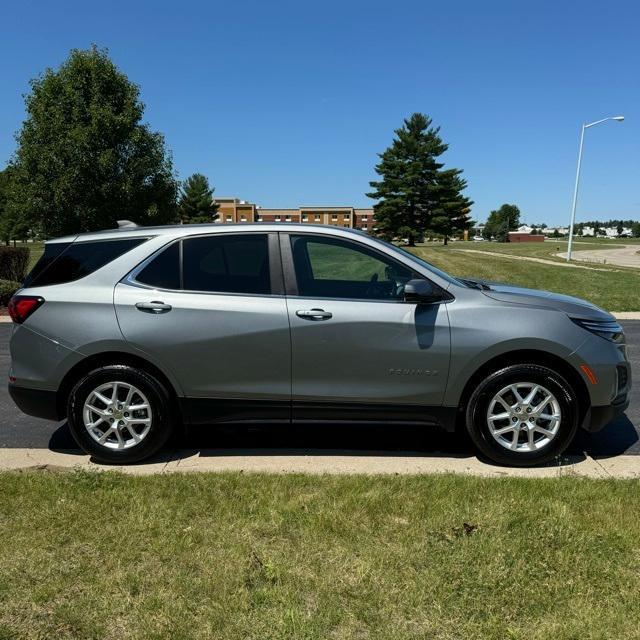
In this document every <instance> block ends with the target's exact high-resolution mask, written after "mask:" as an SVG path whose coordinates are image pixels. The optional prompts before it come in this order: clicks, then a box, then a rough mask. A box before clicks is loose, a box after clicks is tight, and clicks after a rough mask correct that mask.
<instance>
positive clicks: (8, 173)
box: [0, 165, 29, 244]
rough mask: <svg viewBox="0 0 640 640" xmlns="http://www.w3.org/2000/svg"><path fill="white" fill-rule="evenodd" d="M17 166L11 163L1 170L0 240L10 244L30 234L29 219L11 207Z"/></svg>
mask: <svg viewBox="0 0 640 640" xmlns="http://www.w3.org/2000/svg"><path fill="white" fill-rule="evenodd" d="M15 173H16V172H15V168H14V167H13V166H12V165H9V166H8V167H6V169H4V171H0V240H2V242H4V243H5V244H9V242H10V241H12V240H13V243H14V244H15V242H16V240H24V239H25V238H27V237H28V235H29V221H28V220H27V218H26V217H25V216H20V215H17V213H16V211H14V210H13V209H12V208H11V207H10V204H9V203H10V199H11V197H12V193H13V189H14V188H15Z"/></svg>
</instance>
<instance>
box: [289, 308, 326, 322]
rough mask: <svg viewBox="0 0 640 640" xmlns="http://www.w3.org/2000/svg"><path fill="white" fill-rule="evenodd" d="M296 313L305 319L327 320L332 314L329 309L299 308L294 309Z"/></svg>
mask: <svg viewBox="0 0 640 640" xmlns="http://www.w3.org/2000/svg"><path fill="white" fill-rule="evenodd" d="M296 315H297V316H298V318H304V319H305V320H328V319H329V318H331V317H332V316H333V314H332V313H331V312H330V311H325V310H324V309H300V310H299V311H296Z"/></svg>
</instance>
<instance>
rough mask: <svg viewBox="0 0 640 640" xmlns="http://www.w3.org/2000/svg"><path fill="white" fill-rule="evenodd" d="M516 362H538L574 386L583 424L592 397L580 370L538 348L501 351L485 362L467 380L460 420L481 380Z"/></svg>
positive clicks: (460, 404)
mask: <svg viewBox="0 0 640 640" xmlns="http://www.w3.org/2000/svg"><path fill="white" fill-rule="evenodd" d="M514 364H538V365H541V366H544V367H548V368H550V369H553V370H554V371H557V372H558V373H559V374H560V375H561V376H562V377H563V378H564V379H565V380H566V381H567V382H568V383H569V384H570V385H571V386H572V388H573V390H574V391H575V394H576V397H577V398H578V412H579V415H578V423H579V424H582V422H583V420H584V418H585V416H586V414H587V412H588V411H589V408H590V407H591V398H590V396H589V390H588V389H587V385H586V383H585V381H584V380H583V379H582V377H581V376H580V374H579V373H578V371H576V369H575V368H574V367H573V366H572V365H571V364H570V363H569V362H567V361H566V360H565V359H564V358H561V357H560V356H557V355H555V354H553V353H549V352H546V351H538V350H536V349H518V350H515V351H507V352H505V353H501V354H499V355H497V356H494V357H493V358H491V359H489V360H487V361H486V362H485V363H483V364H482V365H481V366H480V367H478V369H476V371H474V373H473V374H471V376H470V377H469V379H468V380H467V382H466V384H465V386H464V388H463V390H462V393H461V395H460V400H459V402H458V420H460V418H461V417H462V418H463V417H464V409H465V407H466V406H467V402H468V400H469V398H470V397H471V394H472V393H473V391H474V389H475V388H476V387H477V385H478V384H479V382H480V381H481V380H482V379H484V378H486V377H487V376H488V375H490V374H491V373H493V372H494V371H498V370H499V369H502V368H504V367H508V366H511V365H514Z"/></svg>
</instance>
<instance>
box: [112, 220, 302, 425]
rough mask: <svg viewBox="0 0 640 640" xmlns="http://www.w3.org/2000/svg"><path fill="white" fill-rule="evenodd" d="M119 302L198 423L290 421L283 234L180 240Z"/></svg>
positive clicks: (131, 334) (125, 288)
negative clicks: (281, 252)
mask: <svg viewBox="0 0 640 640" xmlns="http://www.w3.org/2000/svg"><path fill="white" fill-rule="evenodd" d="M114 301H115V307H116V313H117V316H118V322H119V323H120V327H121V330H122V333H123V335H124V337H125V339H126V340H127V341H128V342H129V343H130V344H131V345H133V346H134V347H135V348H136V349H138V350H140V351H141V352H142V353H143V354H146V355H147V356H148V357H149V359H150V360H151V361H152V362H154V363H156V364H157V365H158V366H160V367H161V368H162V369H163V370H165V371H167V372H171V374H172V376H173V378H174V379H175V380H176V381H177V383H178V385H179V387H180V388H181V392H182V394H183V395H184V396H185V397H186V403H187V405H188V408H189V412H190V414H191V418H192V421H193V422H196V423H197V422H203V423H205V422H216V421H228V420H233V421H236V420H262V421H264V420H276V421H280V420H289V418H290V399H291V361H290V357H291V351H290V349H291V347H290V335H289V322H288V318H287V308H286V301H285V297H284V295H283V288H282V272H281V267H280V257H279V248H278V240H277V234H267V233H235V232H233V233H230V232H218V233H214V234H209V235H203V236H188V237H185V238H182V239H180V240H177V241H174V242H173V243H171V244H170V245H169V246H167V247H165V248H163V249H162V250H160V251H159V252H157V253H156V254H154V255H152V256H151V257H150V258H149V259H147V260H146V261H145V262H144V263H142V264H141V265H140V266H139V267H138V268H137V269H135V270H134V271H133V272H132V273H131V274H130V275H129V276H128V277H127V278H126V279H125V280H124V281H123V282H121V283H119V284H118V285H117V286H116V289H115V297H114Z"/></svg>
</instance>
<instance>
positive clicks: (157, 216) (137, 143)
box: [10, 46, 177, 236]
mask: <svg viewBox="0 0 640 640" xmlns="http://www.w3.org/2000/svg"><path fill="white" fill-rule="evenodd" d="M25 103H26V111H27V119H26V120H25V122H24V123H23V126H22V129H21V131H20V132H19V133H18V134H17V136H16V139H17V142H18V149H17V151H16V154H15V158H14V163H13V164H14V166H15V172H16V181H15V188H14V189H12V195H11V199H10V208H11V209H12V211H13V212H14V215H16V216H19V217H21V218H23V219H27V220H28V221H29V223H30V225H31V226H32V227H33V228H35V229H38V230H42V231H43V232H44V233H45V234H46V235H48V236H51V235H62V234H70V233H77V232H80V231H90V230H95V229H104V228H113V227H115V226H116V221H117V220H118V219H122V218H123V219H130V220H133V221H134V222H138V223H143V224H164V223H167V222H170V221H174V220H175V218H176V202H175V201H176V192H177V184H176V180H175V177H174V175H173V169H172V162H171V157H170V156H169V154H168V153H167V152H166V150H165V147H164V138H163V136H162V135H161V134H159V133H156V132H153V131H151V130H150V129H149V127H148V125H146V124H143V123H142V115H143V110H144V105H143V104H142V102H140V100H139V89H138V87H137V86H136V85H135V84H133V83H132V82H131V81H130V80H129V79H128V78H127V77H126V76H125V75H124V74H123V73H122V72H121V71H119V70H118V69H117V68H116V66H115V65H114V64H113V62H111V60H110V59H109V56H108V54H107V51H106V50H100V49H98V48H97V47H96V46H93V47H92V48H91V49H88V50H78V49H74V50H72V51H71V53H70V55H69V57H68V58H67V60H66V61H65V62H64V63H63V64H62V66H61V67H60V68H59V69H58V70H56V71H54V70H52V69H47V70H46V71H45V72H44V74H42V75H41V76H40V77H38V78H36V79H34V80H32V81H31V93H30V94H29V95H28V96H26V98H25Z"/></svg>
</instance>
